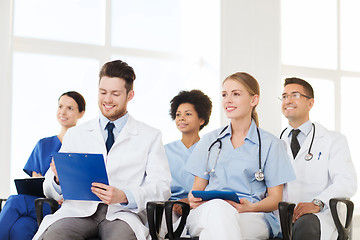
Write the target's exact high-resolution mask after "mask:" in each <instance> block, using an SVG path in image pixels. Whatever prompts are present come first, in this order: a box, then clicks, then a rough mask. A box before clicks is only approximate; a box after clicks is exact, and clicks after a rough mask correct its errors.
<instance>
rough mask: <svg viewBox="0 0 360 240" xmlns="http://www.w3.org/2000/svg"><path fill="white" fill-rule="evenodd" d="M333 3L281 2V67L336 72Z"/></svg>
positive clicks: (334, 2)
mask: <svg viewBox="0 0 360 240" xmlns="http://www.w3.org/2000/svg"><path fill="white" fill-rule="evenodd" d="M336 3H337V1H336V0H318V1H312V0H303V1H281V4H282V5H281V7H282V9H281V15H282V16H281V17H282V21H281V28H282V58H283V63H284V64H287V65H295V66H306V67H318V68H327V69H335V68H336V66H337V35H336V34H337V14H336Z"/></svg>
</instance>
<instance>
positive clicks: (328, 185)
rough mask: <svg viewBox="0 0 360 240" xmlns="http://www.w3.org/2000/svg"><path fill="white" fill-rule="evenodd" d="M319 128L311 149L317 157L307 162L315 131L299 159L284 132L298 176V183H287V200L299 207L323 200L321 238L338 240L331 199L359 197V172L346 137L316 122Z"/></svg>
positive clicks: (303, 146) (285, 197)
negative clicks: (306, 203)
mask: <svg viewBox="0 0 360 240" xmlns="http://www.w3.org/2000/svg"><path fill="white" fill-rule="evenodd" d="M315 128H316V130H315V138H314V142H313V146H312V149H311V153H312V154H313V158H312V160H310V161H305V159H304V158H305V155H306V154H307V152H308V150H309V146H310V143H311V139H312V135H313V129H312V130H311V132H310V133H309V134H308V136H307V137H306V139H305V141H304V143H303V144H302V146H301V149H300V150H299V152H298V154H297V156H296V158H295V160H294V158H293V155H292V152H291V148H290V140H289V138H288V137H287V136H288V135H289V131H290V129H289V128H288V129H287V130H286V131H285V132H284V133H283V136H282V139H283V140H284V142H285V143H286V148H287V152H288V155H289V158H290V159H291V161H292V164H293V167H294V170H295V174H296V180H295V181H292V182H289V183H287V186H286V187H285V190H284V200H285V201H289V202H294V203H295V204H298V203H299V202H311V201H312V200H313V199H314V198H316V199H320V200H321V201H322V202H323V203H324V204H325V207H324V210H323V211H321V212H319V213H317V214H316V215H317V216H318V218H319V219H320V223H321V239H322V240H331V239H336V238H337V236H338V234H337V231H336V227H335V224H334V222H333V220H332V216H331V212H330V206H329V200H330V199H331V198H336V197H342V198H350V197H352V196H353V195H354V194H355V192H356V189H357V180H356V172H355V168H354V165H353V163H352V161H351V156H350V151H349V146H348V143H347V140H346V138H345V136H343V135H342V134H340V133H338V132H334V131H329V130H327V129H326V128H325V127H323V126H322V125H320V124H319V123H315ZM319 155H320V156H319Z"/></svg>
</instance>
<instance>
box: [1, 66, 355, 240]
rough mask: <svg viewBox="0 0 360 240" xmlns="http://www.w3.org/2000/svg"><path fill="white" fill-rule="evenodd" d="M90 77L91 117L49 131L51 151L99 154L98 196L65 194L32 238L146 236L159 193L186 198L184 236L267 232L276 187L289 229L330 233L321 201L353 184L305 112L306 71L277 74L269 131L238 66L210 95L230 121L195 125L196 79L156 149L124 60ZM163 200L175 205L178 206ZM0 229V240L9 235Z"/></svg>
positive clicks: (252, 82) (341, 140)
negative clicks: (277, 129) (103, 174)
mask: <svg viewBox="0 0 360 240" xmlns="http://www.w3.org/2000/svg"><path fill="white" fill-rule="evenodd" d="M99 78H100V79H99V98H98V106H99V109H100V116H99V117H97V118H95V119H94V120H91V121H89V122H86V123H84V124H81V125H79V126H76V127H74V128H71V129H69V130H68V131H67V133H66V134H65V136H64V135H59V136H60V137H59V138H58V139H59V140H61V136H64V139H63V141H62V142H63V144H62V146H61V143H59V144H58V148H57V149H55V150H53V152H56V151H60V152H92V153H94V152H96V153H102V154H103V156H104V159H105V162H106V168H107V172H108V178H109V185H105V184H100V183H93V187H92V188H91V190H92V192H93V193H94V194H95V195H96V196H98V197H99V198H100V199H101V202H95V201H78V200H65V201H64V202H63V204H62V207H61V208H60V209H59V210H58V211H57V212H56V213H55V214H52V215H48V216H46V217H45V219H44V221H43V222H42V224H41V225H40V227H39V229H38V231H37V233H36V234H35V236H34V238H33V239H87V238H91V237H100V238H101V239H126V240H128V239H147V238H148V229H147V228H146V212H145V207H146V203H147V202H148V201H164V200H167V199H169V197H170V199H173V200H180V201H183V202H188V203H189V204H190V206H191V208H192V210H191V212H190V215H189V217H188V221H187V231H188V233H189V234H190V235H191V236H199V238H200V239H201V240H202V239H206V240H208V239H268V238H270V237H278V236H280V235H281V231H280V226H279V222H278V220H277V218H276V217H275V216H274V214H273V211H275V210H276V209H277V206H278V203H279V202H280V201H282V200H283V196H284V200H286V201H291V202H294V203H296V204H297V206H296V208H295V211H294V218H293V221H294V235H293V237H294V239H310V240H311V239H336V236H337V233H336V229H335V226H334V223H333V222H332V220H331V215H330V211H329V207H328V206H329V202H328V201H329V199H330V198H332V197H351V196H352V195H354V194H355V192H356V188H357V186H356V172H355V169H354V166H353V164H352V161H351V157H350V153H349V148H348V145H347V142H346V138H345V137H344V136H343V135H341V134H339V133H336V132H332V131H328V130H326V129H325V128H324V127H322V126H321V125H320V124H318V123H315V124H313V123H311V121H310V119H309V112H310V110H311V108H312V106H313V104H314V93H313V89H312V87H311V85H310V84H308V83H307V82H306V81H304V80H302V79H299V78H289V79H286V80H285V84H284V91H283V94H282V96H281V101H282V112H283V114H284V116H285V117H286V118H287V119H288V120H289V126H288V127H287V128H286V129H285V130H284V131H283V133H282V134H281V136H280V138H278V137H277V136H274V135H272V134H271V133H269V132H267V131H265V130H263V129H261V128H260V127H259V120H258V115H257V112H256V107H257V105H258V104H259V99H260V86H259V84H258V82H257V81H256V79H255V78H254V77H252V76H251V75H250V74H248V73H244V72H238V73H234V74H232V75H230V76H229V77H227V78H226V79H225V80H224V81H223V84H222V92H221V94H222V106H223V109H224V111H225V114H226V116H227V118H228V119H229V120H230V122H229V124H228V125H227V126H225V127H222V128H219V129H217V130H214V131H212V132H210V133H207V134H205V135H204V136H203V137H202V138H201V139H200V136H199V131H200V130H201V129H203V128H204V127H205V126H206V125H207V124H208V122H209V119H210V114H211V110H212V103H211V100H210V98H209V97H208V96H206V95H205V94H204V93H203V92H201V91H200V90H192V91H181V92H180V93H179V94H178V95H177V96H175V97H174V98H173V99H172V100H171V109H170V116H171V118H172V119H173V120H175V123H176V126H177V128H178V130H179V131H180V132H181V134H182V138H181V140H178V141H175V142H172V143H169V144H167V145H165V149H164V147H163V145H162V141H161V133H160V131H159V130H156V129H154V128H152V127H150V126H148V125H146V124H144V123H142V122H139V121H137V120H135V119H134V118H133V117H132V116H131V115H129V113H128V112H127V104H128V102H129V101H130V100H131V99H132V98H133V97H134V90H133V82H134V80H135V73H134V70H133V68H132V67H130V66H129V65H128V64H126V63H125V62H123V61H121V60H116V61H112V62H108V63H106V64H104V66H103V67H102V69H101V71H100V74H99ZM60 100H62V97H60V99H59V112H60ZM72 100H73V101H74V100H75V99H74V98H72ZM75 101H76V100H75ZM70 102H71V101H70ZM72 104H73V105H74V103H72ZM62 105H63V104H62ZM73 105H72V108H73V110H74V112H75V113H72V114H73V115H71V114H70V113H68V114H64V115H63V116H62V117H60V118H59V119H60V120H61V119H62V120H64V121H65V120H67V119H70V118H71V116H72V119H73V120H74V121H73V122H72V123H73V124H72V125H71V126H74V125H75V124H76V121H77V120H78V119H79V118H81V117H82V115H83V113H84V110H85V105H84V107H83V108H81V107H80V104H79V102H78V101H76V104H75V105H74V106H73ZM65 106H68V105H65ZM60 120H59V122H60V123H62V122H61V121H60ZM110 125H111V126H112V127H110ZM67 126H68V128H69V127H71V126H70V125H67ZM68 128H66V130H67V129H68ZM66 130H65V131H66ZM64 133H65V132H64ZM111 139H113V140H111ZM281 139H282V140H281ZM310 143H311V144H310ZM60 146H61V149H60V150H59V148H60ZM50 154H51V153H48V155H46V156H45V158H46V159H47V162H46V163H45V161H44V165H46V166H47V167H45V168H46V169H47V168H49V165H50V166H51V168H50V169H49V170H48V171H47V172H46V174H45V182H44V191H45V194H46V196H47V197H51V198H54V199H56V200H58V201H62V192H61V187H60V185H59V181H58V176H57V172H56V166H55V164H54V163H53V162H52V163H50V157H49V155H50ZM46 169H45V171H46ZM29 170H30V171H32V172H36V173H40V171H38V170H36V169H35V170H32V169H29ZM45 171H44V172H45ZM44 172H41V174H42V175H43V174H44ZM170 173H171V174H170ZM170 189H171V191H170ZM193 190H232V191H235V192H236V193H237V195H238V197H239V203H236V202H233V201H229V200H219V199H214V200H210V201H203V200H202V199H201V198H195V197H194V196H193V194H192V191H193ZM6 205H8V203H6ZM6 205H5V207H4V210H5V208H6ZM175 211H177V213H178V216H180V215H181V211H180V210H179V209H175ZM3 212H5V211H3ZM9 212H10V211H9ZM2 215H3V213H1V215H0V220H1V218H2ZM0 222H1V221H0ZM14 222H16V219H15V220H14V221H13V222H12V223H11V222H9V225H11V224H14ZM19 222H20V221H19ZM13 228H14V227H13ZM33 229H34V230H33V231H32V232H31V234H32V235H33V234H34V231H36V227H35V228H33ZM1 231H2V230H0V232H1ZM9 232H11V231H9V230H8V233H6V234H8V235H6V236H8V237H7V238H4V239H12V238H11V236H10V235H9ZM4 236H5V235H4ZM29 236H30V235H29ZM1 239H3V238H1ZM13 239H14V238H13ZM22 239H29V238H22Z"/></svg>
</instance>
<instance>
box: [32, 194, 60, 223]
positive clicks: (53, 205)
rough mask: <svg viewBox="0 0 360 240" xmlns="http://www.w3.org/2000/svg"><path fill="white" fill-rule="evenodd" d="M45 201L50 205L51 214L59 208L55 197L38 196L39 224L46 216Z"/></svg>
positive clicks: (37, 211)
mask: <svg viewBox="0 0 360 240" xmlns="http://www.w3.org/2000/svg"><path fill="white" fill-rule="evenodd" d="M44 203H47V204H49V205H50V209H51V214H53V213H54V212H56V210H58V208H59V204H58V202H57V201H56V200H55V199H52V198H37V199H35V212H36V220H37V223H38V225H39V226H40V223H41V222H42V220H43V218H44V212H43V207H44Z"/></svg>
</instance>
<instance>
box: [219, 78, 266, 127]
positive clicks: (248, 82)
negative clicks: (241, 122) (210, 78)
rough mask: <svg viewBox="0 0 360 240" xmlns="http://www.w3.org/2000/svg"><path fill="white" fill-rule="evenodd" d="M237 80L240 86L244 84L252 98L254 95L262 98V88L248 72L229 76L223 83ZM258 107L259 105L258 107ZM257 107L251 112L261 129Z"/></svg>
mask: <svg viewBox="0 0 360 240" xmlns="http://www.w3.org/2000/svg"><path fill="white" fill-rule="evenodd" d="M230 79H231V80H235V81H237V82H239V83H240V84H242V85H243V86H244V87H245V89H246V91H248V93H249V94H250V95H251V96H254V95H258V96H260V86H259V83H258V82H257V80H256V79H255V78H254V77H253V76H251V75H250V74H248V73H246V72H236V73H234V74H231V75H230V76H228V77H227V78H225V80H224V81H223V84H224V83H225V82H226V81H227V80H230ZM256 106H257V105H256ZM256 106H254V107H253V109H252V111H251V118H252V119H254V121H255V123H256V126H258V127H259V116H258V114H257V112H256Z"/></svg>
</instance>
